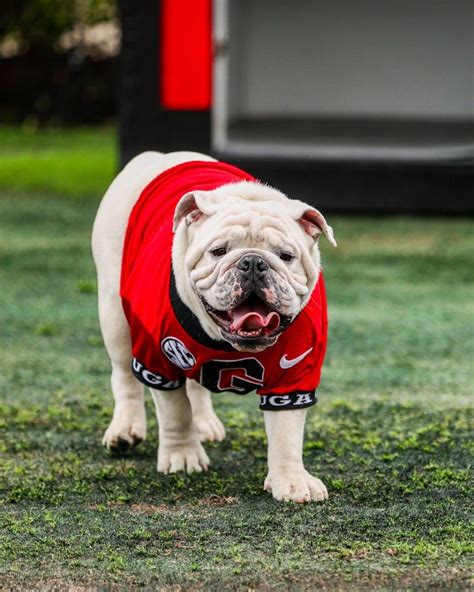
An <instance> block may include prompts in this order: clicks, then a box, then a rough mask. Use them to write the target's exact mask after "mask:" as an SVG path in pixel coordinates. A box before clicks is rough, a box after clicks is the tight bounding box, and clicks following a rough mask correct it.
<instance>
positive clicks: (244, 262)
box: [237, 255, 268, 276]
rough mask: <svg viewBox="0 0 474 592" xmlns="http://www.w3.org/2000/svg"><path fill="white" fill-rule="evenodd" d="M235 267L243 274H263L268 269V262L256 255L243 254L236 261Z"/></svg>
mask: <svg viewBox="0 0 474 592" xmlns="http://www.w3.org/2000/svg"><path fill="white" fill-rule="evenodd" d="M237 269H240V271H243V272H244V273H245V275H256V276H261V275H264V274H265V273H266V272H267V271H268V263H267V262H266V261H265V260H264V259H262V258H261V257H259V256H258V255H245V256H244V257H242V259H240V260H239V262H238V263H237Z"/></svg>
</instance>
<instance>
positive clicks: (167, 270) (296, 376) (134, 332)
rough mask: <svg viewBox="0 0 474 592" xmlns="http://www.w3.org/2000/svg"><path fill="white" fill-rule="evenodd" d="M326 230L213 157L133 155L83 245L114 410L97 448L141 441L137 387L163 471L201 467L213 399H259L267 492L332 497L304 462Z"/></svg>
mask: <svg viewBox="0 0 474 592" xmlns="http://www.w3.org/2000/svg"><path fill="white" fill-rule="evenodd" d="M186 175H187V177H186ZM185 178H187V179H188V181H187V183H188V185H189V186H186V182H185V181H184V179H185ZM189 179H190V180H189ZM184 188H186V189H187V190H186V191H184V190H183V189H184ZM174 195H176V196H177V198H176V200H175V201H173V199H174V197H172V196H174ZM157 200H158V201H157ZM159 200H161V201H159ZM156 204H157V205H156ZM172 224H173V233H172V232H171V227H172ZM321 233H323V234H324V235H325V236H326V237H327V239H328V240H329V241H330V242H331V243H332V244H333V245H334V246H336V242H335V240H334V237H333V232H332V229H331V227H330V226H328V224H327V223H326V221H325V219H324V217H323V216H322V214H321V213H320V212H319V211H317V210H315V209H314V208H311V207H310V206H308V205H306V204H304V203H302V202H300V201H297V200H290V199H288V198H287V197H286V196H285V195H283V194H282V193H281V192H279V191H277V190H275V189H273V188H271V187H268V186H265V185H263V184H261V183H259V182H258V181H256V180H254V179H253V178H251V177H250V176H249V175H247V174H246V173H243V172H242V171H239V170H238V169H235V168H234V167H230V165H225V164H223V163H218V162H217V161H215V160H214V159H212V158H211V157H209V156H206V155H203V154H198V153H190V152H175V153H170V154H161V153H157V152H147V153H143V154H141V155H139V156H137V157H136V158H135V159H133V160H132V161H131V162H130V163H129V164H128V165H127V166H126V167H125V168H124V169H123V171H122V172H121V173H120V174H119V175H118V176H117V177H116V179H115V180H114V181H113V183H112V184H111V186H110V187H109V189H108V191H107V193H106V194H105V196H104V198H103V200H102V202H101V205H100V208H99V211H98V213H97V217H96V220H95V223H94V229H93V235H92V250H93V254H94V261H95V264H96V268H97V276H98V292H99V318H100V325H101V330H102V334H103V338H104V343H105V346H106V348H107V352H108V354H109V357H110V360H111V364H112V377H111V383H112V392H113V396H114V400H115V408H114V414H113V419H112V422H111V424H110V426H109V428H108V429H107V431H106V432H105V435H104V439H103V443H104V445H105V446H107V448H109V449H116V450H117V449H119V450H120V449H126V448H131V447H133V446H135V445H137V444H139V443H140V442H141V441H143V440H144V439H145V437H146V417H145V406H144V390H143V384H142V383H144V384H145V385H148V386H149V387H150V389H151V393H152V396H153V399H154V402H155V407H156V411H157V417H158V423H159V441H160V444H159V449H158V471H159V472H162V473H174V472H176V471H181V470H186V471H187V472H192V471H202V470H206V469H207V467H208V465H209V459H208V457H207V454H206V452H205V450H204V448H203V446H202V444H201V441H205V440H211V441H212V440H222V439H223V438H224V436H225V429H224V426H223V425H222V423H221V421H220V420H219V418H218V417H217V415H216V414H215V412H214V410H213V407H212V402H211V397H210V393H209V391H213V392H219V391H230V392H232V391H233V392H236V393H238V394H246V393H247V392H250V391H254V390H256V391H257V393H258V394H259V395H260V401H261V404H260V407H261V408H262V409H263V413H264V419H265V428H266V432H267V436H268V475H267V478H266V480H265V484H264V488H265V489H266V490H268V491H271V492H272V493H273V496H274V497H275V498H276V499H277V500H286V501H288V500H292V501H296V502H307V501H311V500H314V501H321V500H324V499H327V490H326V487H325V486H324V484H323V483H322V481H320V480H319V479H317V478H316V477H313V476H311V475H310V474H309V473H308V472H307V471H306V470H305V468H304V466H303V460H302V447H303V433H304V423H305V415H306V411H307V407H309V406H310V405H312V404H314V403H315V402H316V397H315V394H314V392H315V388H316V387H317V385H318V383H319V373H320V369H321V365H322V361H323V358H324V353H325V339H326V327H327V321H326V316H325V314H326V313H325V298H324V283H323V278H322V275H321V274H320V254H319V248H318V238H319V235H320V234H321ZM171 244H172V247H171ZM167 258H168V259H172V265H171V263H170V264H168V263H167ZM137 379H138V380H137Z"/></svg>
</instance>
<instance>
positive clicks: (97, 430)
mask: <svg viewBox="0 0 474 592" xmlns="http://www.w3.org/2000/svg"><path fill="white" fill-rule="evenodd" d="M8 133H9V134H10V136H11V138H10V144H8V143H7V142H5V143H3V144H1V147H0V152H1V150H4V152H5V154H6V156H7V157H8V158H13V156H12V155H14V154H15V153H16V152H18V154H19V155H20V156H18V158H20V160H21V158H23V156H21V152H22V151H21V147H22V141H23V139H22V138H21V137H20V138H19V137H18V136H17V135H15V133H14V132H12V131H11V130H10V131H9V132H8ZM106 134H108V137H109V139H108V140H107V142H105V143H104V144H102V142H103V141H105V140H104V138H102V139H100V140H97V144H96V145H95V147H94V143H93V141H92V139H93V138H94V134H93V133H92V132H84V133H83V139H84V138H86V142H84V141H83V140H81V139H80V138H79V136H80V135H81V134H78V135H76V136H74V137H73V138H72V139H71V144H73V145H75V148H70V147H69V144H68V142H67V141H65V138H59V137H57V138H56V140H54V141H53V144H54V143H55V142H59V140H60V142H63V146H62V147H61V145H60V142H59V144H58V143H56V144H55V147H54V150H53V148H48V146H47V138H46V139H45V140H44V147H42V146H43V143H42V142H41V141H40V140H39V139H38V140H35V143H36V145H35V146H30V147H29V149H31V151H32V154H33V153H35V154H36V156H37V158H38V162H42V163H43V167H44V168H43V167H39V168H38V170H39V169H41V171H40V172H38V174H36V173H35V170H36V169H35V168H34V167H33V168H31V167H30V166H29V165H28V166H25V167H24V168H23V169H22V168H21V166H20V165H17V166H18V167H19V168H18V169H17V174H18V175H23V177H24V178H23V179H17V182H16V183H13V184H12V187H11V188H9V187H8V185H9V182H8V178H9V175H10V173H9V172H8V166H7V165H5V162H13V161H9V160H8V158H7V160H6V161H5V160H4V159H3V156H2V155H1V154H0V187H3V189H1V190H0V286H1V290H0V327H1V329H0V331H1V332H0V347H1V352H2V355H1V356H0V396H1V408H0V427H1V430H2V436H1V440H0V447H1V459H0V460H1V462H0V465H1V471H2V480H1V487H2V491H1V505H0V529H1V532H2V536H1V547H0V548H1V551H0V574H1V575H0V588H7V587H9V586H10V587H16V588H24V589H31V588H33V587H36V588H42V589H44V588H50V589H57V590H59V589H63V588H66V587H68V586H72V585H75V586H76V588H75V589H76V590H81V589H82V586H84V587H87V586H89V587H92V588H101V589H104V588H106V589H135V588H138V587H148V588H152V589H156V588H171V589H183V590H184V589H197V588H202V589H205V590H223V589H255V588H257V589H259V590H268V589H281V590H316V589H327V590H354V589H407V590H414V589H417V590H418V589H440V590H446V589H468V587H469V574H470V566H471V560H472V555H469V553H470V552H472V529H470V528H469V521H470V516H471V512H472V505H471V504H470V497H469V496H470V494H471V495H472V489H470V475H469V472H468V471H469V464H470V462H471V461H470V459H471V458H472V456H470V452H472V449H471V450H470V445H472V440H471V438H472V398H471V397H472V387H473V384H474V372H473V359H474V357H473V356H474V343H473V296H474V292H473V281H474V266H473V262H472V259H473V249H474V235H473V226H474V225H473V223H472V221H469V220H462V219H450V220H443V219H425V218H407V217H394V218H361V217H342V216H332V217H331V219H330V222H331V223H332V225H333V226H334V228H335V231H336V236H337V239H338V242H339V245H340V246H339V248H338V249H337V250H336V249H331V248H330V247H327V246H326V245H325V246H324V247H323V259H324V264H325V273H326V281H327V289H328V300H329V307H330V311H329V312H330V341H329V351H328V358H327V363H326V366H325V371H324V375H323V381H322V384H321V387H320V390H319V399H320V403H319V404H318V406H317V407H315V408H313V409H312V410H311V411H310V413H309V420H308V426H307V435H306V444H305V460H306V465H307V468H308V469H309V470H311V471H312V472H313V473H315V474H317V475H318V476H320V477H321V478H322V479H323V480H324V481H325V483H326V485H327V486H328V489H329V494H330V499H329V501H328V502H326V503H324V504H312V505H306V506H300V505H296V504H286V505H285V504H278V503H276V502H274V501H273V499H272V498H271V496H270V495H269V494H267V493H265V492H263V490H262V485H263V479H264V477H265V472H266V465H265V457H266V454H265V446H266V442H265V434H264V430H263V422H262V417H261V414H260V412H259V411H258V404H257V401H256V400H255V397H254V396H253V395H248V396H247V397H235V396H233V395H222V396H215V406H216V409H217V412H218V413H219V415H220V416H221V418H223V420H224V423H225V424H226V427H227V432H228V435H227V438H226V440H225V441H224V442H222V443H219V444H212V445H211V444H209V445H207V446H206V448H207V451H208V453H209V456H210V458H211V462H212V467H211V469H210V471H209V472H208V473H206V474H200V475H191V476H185V475H175V476H168V477H165V476H161V475H158V474H157V473H156V472H155V461H156V448H157V435H156V420H155V419H154V416H153V412H152V406H151V401H150V400H148V401H147V408H148V411H149V438H148V440H147V441H146V442H145V443H144V444H143V445H142V446H141V447H140V448H139V449H137V450H136V451H135V452H134V453H131V454H128V455H126V456H124V457H112V456H110V455H109V454H108V453H107V452H106V451H105V450H104V449H103V448H102V447H101V445H100V439H101V436H102V433H103V431H104V430H105V428H106V427H107V424H108V421H109V419H110V417H111V411H112V401H111V395H110V392H109V365H108V360H107V357H106V354H105V351H104V349H103V345H102V341H101V337H100V333H99V328H98V323H97V317H96V295H95V276H94V270H93V265H92V261H91V256H90V251H89V234H90V228H91V224H92V220H93V217H94V213H95V209H96V207H97V203H98V199H99V194H100V192H101V191H102V190H103V185H104V183H105V182H106V181H107V177H108V176H109V172H107V171H104V170H102V168H101V167H98V169H97V170H98V174H97V176H96V177H95V179H91V178H88V179H85V180H84V184H82V185H81V178H82V174H80V173H81V167H80V166H79V167H78V168H77V169H76V166H77V163H76V162H75V157H74V156H73V155H74V154H75V152H74V151H75V150H76V149H77V151H78V152H77V153H78V154H79V153H81V154H85V155H86V156H84V161H83V166H84V167H85V171H86V173H85V175H84V176H85V177H87V171H90V170H92V169H91V168H88V167H93V166H95V164H94V165H93V163H91V162H89V161H88V157H87V153H88V151H89V150H91V151H92V155H94V154H98V153H100V158H102V159H103V162H107V163H109V164H110V163H113V160H114V157H113V150H112V140H111V132H110V131H108V132H106ZM6 135H8V134H5V133H4V135H3V137H5V136H6ZM1 138H2V132H1V131H0V139H1ZM74 138H75V139H74ZM78 138H79V139H78ZM74 142H77V144H74ZM84 143H86V144H87V145H88V146H87V148H84ZM15 151H16V152H15ZM48 151H50V152H51V154H50V158H52V161H51V162H54V163H55V164H54V166H53V168H52V169H51V168H49V165H47V164H45V163H46V162H47V161H45V160H42V158H43V157H42V155H43V154H44V153H47V152H48ZM64 151H66V152H68V151H70V157H71V162H72V163H73V166H72V169H71V170H78V171H79V173H78V176H77V177H75V179H76V182H77V183H78V186H72V187H70V188H69V189H70V190H68V188H67V187H66V185H64V187H63V191H62V193H63V195H61V190H60V189H59V187H61V186H60V185H55V183H56V181H57V176H58V174H59V173H58V171H59V170H60V169H59V167H60V166H61V164H62V166H63V169H62V170H63V172H64V175H65V176H68V171H69V170H70V169H69V168H68V167H69V165H68V161H67V159H66V161H65V160H64V159H63V158H62V154H63V152H64ZM94 151H96V152H94ZM102 152H103V154H102ZM90 158H92V156H90ZM94 158H95V156H94ZM13 160H14V159H13ZM33 160H36V158H33V156H32V161H33ZM18 162H19V161H18ZM88 162H89V164H87V163H88ZM81 166H82V165H81ZM111 166H112V165H111ZM46 181H48V182H50V183H52V185H47V183H46ZM45 183H46V185H45ZM35 187H36V188H39V190H40V192H32V191H30V190H32V189H34V188H35ZM26 189H28V190H29V191H28V192H26V193H25V191H24V190H26ZM21 190H23V191H21ZM82 196H83V197H82ZM71 197H73V199H71ZM180 586H181V588H180Z"/></svg>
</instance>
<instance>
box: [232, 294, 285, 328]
mask: <svg viewBox="0 0 474 592" xmlns="http://www.w3.org/2000/svg"><path fill="white" fill-rule="evenodd" d="M227 314H228V315H229V316H230V317H231V319H232V323H231V324H230V327H229V328H230V331H231V333H238V334H239V335H240V336H242V337H256V336H260V335H269V334H271V333H273V332H275V331H276V330H277V329H278V328H279V327H280V315H279V314H278V313H277V312H275V311H274V310H271V309H270V310H269V307H268V305H267V304H265V303H264V302H262V301H261V300H260V299H259V298H257V299H251V298H249V299H248V300H246V301H245V302H243V303H242V304H239V306H236V307H235V308H233V309H232V310H229V311H227Z"/></svg>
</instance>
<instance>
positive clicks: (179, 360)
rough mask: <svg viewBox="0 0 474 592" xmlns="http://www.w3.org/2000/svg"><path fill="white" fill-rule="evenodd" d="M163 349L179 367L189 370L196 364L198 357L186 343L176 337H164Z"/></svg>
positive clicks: (169, 358)
mask: <svg viewBox="0 0 474 592" xmlns="http://www.w3.org/2000/svg"><path fill="white" fill-rule="evenodd" d="M161 351H162V352H163V353H164V354H165V356H166V357H167V358H168V360H169V361H170V362H171V363H172V364H174V365H175V366H178V368H181V369H183V370H189V368H192V367H193V366H195V365H196V358H195V357H194V356H193V354H192V353H191V352H190V351H189V349H188V348H187V347H186V346H185V345H184V343H183V342H182V341H180V340H179V339H177V338H176V337H166V338H165V339H163V341H162V342H161Z"/></svg>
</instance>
